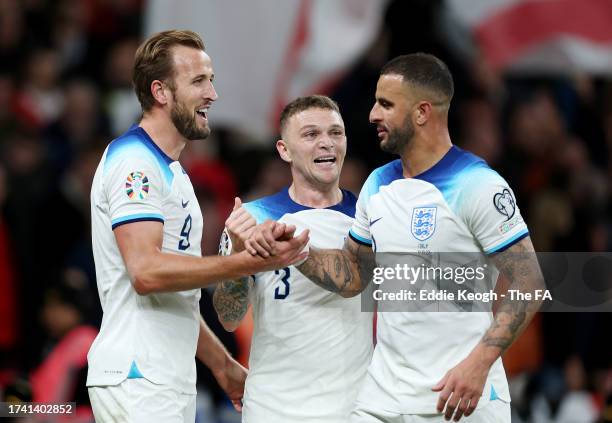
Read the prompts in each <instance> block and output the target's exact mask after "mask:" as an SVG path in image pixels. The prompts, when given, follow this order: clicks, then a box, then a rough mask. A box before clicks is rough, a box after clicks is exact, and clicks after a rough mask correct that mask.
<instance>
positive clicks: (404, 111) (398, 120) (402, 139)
mask: <svg viewBox="0 0 612 423" xmlns="http://www.w3.org/2000/svg"><path fill="white" fill-rule="evenodd" d="M410 98H411V89H410V87H408V85H407V84H404V83H403V77H402V76H401V75H396V74H386V75H381V76H380V78H379V79H378V84H377V85H376V102H375V103H374V106H373V107H372V110H371V111H370V122H372V123H374V124H376V131H377V132H378V139H379V140H380V148H381V149H382V150H383V151H385V152H387V153H392V154H400V153H401V152H402V151H403V150H404V148H405V147H406V145H408V144H409V143H410V141H411V140H412V139H413V137H414V134H415V127H414V124H413V123H412V117H411V113H412V111H413V104H412V102H411V101H410V100H409V99H410Z"/></svg>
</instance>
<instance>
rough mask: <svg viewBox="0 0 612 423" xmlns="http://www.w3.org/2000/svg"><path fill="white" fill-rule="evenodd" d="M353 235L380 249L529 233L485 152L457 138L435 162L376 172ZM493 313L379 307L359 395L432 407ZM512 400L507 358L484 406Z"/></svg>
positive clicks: (469, 245)
mask: <svg viewBox="0 0 612 423" xmlns="http://www.w3.org/2000/svg"><path fill="white" fill-rule="evenodd" d="M349 235H350V236H351V238H352V239H353V240H355V241H357V242H359V243H361V244H365V245H371V246H373V248H374V250H375V252H376V255H377V261H378V259H379V257H382V256H380V254H389V255H390V254H393V253H403V254H414V253H420V252H424V251H428V252H434V253H436V252H444V253H465V252H481V253H483V254H486V255H488V254H493V253H496V252H500V251H503V250H504V249H506V248H508V247H510V246H511V245H513V244H514V243H516V242H518V241H519V240H521V239H522V238H524V237H526V236H527V235H528V231H527V227H526V225H525V223H524V221H523V219H522V217H521V214H520V212H519V209H518V207H517V206H516V202H515V199H514V194H513V193H512V190H511V189H510V188H509V187H508V184H507V183H506V181H505V180H504V179H503V178H502V177H501V176H499V175H498V174H497V173H496V172H495V171H493V170H492V169H490V168H489V167H488V166H487V164H486V163H485V162H484V161H483V160H482V159H480V158H478V157H476V156H474V155H473V154H470V153H468V152H465V151H463V150H461V149H460V148H458V147H455V146H453V147H452V148H451V149H450V150H449V151H448V153H447V154H446V155H445V156H444V157H443V158H442V159H441V160H440V161H439V162H438V163H437V164H436V165H434V166H433V167H432V168H430V169H429V170H427V171H426V172H424V173H422V174H420V175H418V176H416V177H414V178H404V176H403V174H402V164H401V162H400V160H395V161H393V162H391V163H388V164H387V165H385V166H382V167H380V168H378V169H376V170H374V172H372V173H371V174H370V176H369V177H368V179H367V181H366V183H365V185H364V186H363V188H362V191H361V193H360V195H359V200H358V202H357V212H356V216H355V224H354V225H353V227H352V228H351V230H350V232H349ZM492 319H493V316H492V314H491V313H490V312H488V313H487V312H464V313H447V312H379V313H378V324H377V338H378V343H377V346H376V349H375V351H374V354H373V358H372V363H371V365H370V367H369V369H368V375H367V376H366V379H365V383H364V386H363V389H362V390H361V392H360V394H359V397H358V402H359V403H362V404H364V405H366V406H367V407H369V408H372V409H380V410H384V411H391V412H397V413H400V414H430V413H436V403H437V399H438V395H439V394H438V393H436V392H432V391H431V388H432V387H433V386H434V385H435V384H436V383H437V382H438V381H439V380H440V379H441V378H442V377H443V376H444V374H445V373H446V372H447V371H448V370H450V369H451V368H452V367H453V366H455V365H456V364H458V363H459V362H460V361H461V360H463V359H464V358H465V357H467V355H468V354H469V352H470V351H471V350H472V349H473V348H474V347H475V346H476V345H477V344H478V342H479V341H480V340H481V338H482V336H483V335H484V333H485V332H486V330H487V329H488V328H489V326H490V324H491V322H492ZM495 398H500V399H502V400H505V401H509V400H510V397H509V393H508V384H507V381H506V376H505V372H504V369H503V366H502V361H501V359H498V360H497V361H496V362H495V363H494V364H493V366H492V367H491V371H490V372H489V376H488V379H487V382H486V385H485V388H484V392H483V394H482V398H481V401H480V403H479V407H480V406H481V405H484V404H486V403H487V402H488V401H489V400H490V399H495Z"/></svg>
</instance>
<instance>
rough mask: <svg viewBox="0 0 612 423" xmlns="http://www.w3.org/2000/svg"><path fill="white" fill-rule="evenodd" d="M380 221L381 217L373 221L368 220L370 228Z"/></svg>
mask: <svg viewBox="0 0 612 423" xmlns="http://www.w3.org/2000/svg"><path fill="white" fill-rule="evenodd" d="M380 219H382V217H379V218H378V219H374V220H370V226H373V225H374V224H375V223H376V222H378V221H379V220H380Z"/></svg>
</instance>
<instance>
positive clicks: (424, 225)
mask: <svg viewBox="0 0 612 423" xmlns="http://www.w3.org/2000/svg"><path fill="white" fill-rule="evenodd" d="M437 211H438V208H437V207H415V208H414V209H413V210H412V223H411V231H412V235H413V236H414V237H415V238H416V239H417V240H419V241H425V240H426V239H429V238H431V236H432V235H433V234H434V232H435V230H436V214H437Z"/></svg>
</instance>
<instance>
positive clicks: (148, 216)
mask: <svg viewBox="0 0 612 423" xmlns="http://www.w3.org/2000/svg"><path fill="white" fill-rule="evenodd" d="M145 221H154V222H161V223H164V217H163V216H162V215H161V214H155V213H138V214H131V215H129V216H123V217H118V218H117V219H113V221H112V222H111V224H112V228H113V229H115V228H116V227H117V226H121V225H125V224H126V223H133V222H145Z"/></svg>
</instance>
